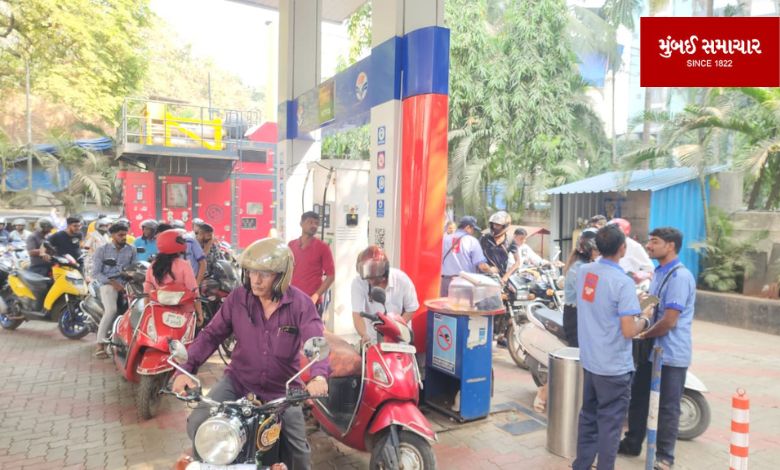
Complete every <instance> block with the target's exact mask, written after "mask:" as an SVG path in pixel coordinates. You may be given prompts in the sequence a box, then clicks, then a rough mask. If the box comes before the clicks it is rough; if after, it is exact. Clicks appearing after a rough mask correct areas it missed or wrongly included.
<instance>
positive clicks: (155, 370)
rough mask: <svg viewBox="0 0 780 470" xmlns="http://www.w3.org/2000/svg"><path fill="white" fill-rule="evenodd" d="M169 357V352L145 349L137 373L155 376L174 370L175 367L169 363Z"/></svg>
mask: <svg viewBox="0 0 780 470" xmlns="http://www.w3.org/2000/svg"><path fill="white" fill-rule="evenodd" d="M169 355H170V353H169V352H166V351H160V350H159V349H151V348H147V349H145V350H144V352H143V353H142V356H141V360H140V361H139V363H138V367H137V368H136V372H137V373H138V374H139V375H155V374H159V373H161V372H166V371H169V370H173V367H171V365H170V364H168V362H167V359H168V356H169Z"/></svg>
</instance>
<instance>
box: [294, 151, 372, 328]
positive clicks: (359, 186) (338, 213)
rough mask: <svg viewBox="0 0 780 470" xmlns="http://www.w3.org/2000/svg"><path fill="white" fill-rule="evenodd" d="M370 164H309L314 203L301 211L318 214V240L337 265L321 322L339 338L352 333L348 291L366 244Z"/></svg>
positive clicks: (356, 161)
mask: <svg viewBox="0 0 780 470" xmlns="http://www.w3.org/2000/svg"><path fill="white" fill-rule="evenodd" d="M369 165H370V163H369V162H367V161H360V160H320V161H319V162H312V163H310V164H309V165H308V170H309V173H308V180H309V183H308V184H311V185H312V199H313V200H312V202H311V204H310V205H306V204H304V207H302V210H303V212H305V211H308V210H313V211H315V212H317V213H318V214H320V232H319V234H318V237H320V238H322V240H323V241H324V242H325V243H327V244H328V245H330V249H331V251H332V252H333V262H334V263H335V265H336V279H335V281H334V282H333V285H332V286H331V288H330V295H329V297H328V298H327V299H326V300H327V301H329V305H328V307H327V309H326V310H325V312H324V314H323V321H324V322H325V327H326V328H327V329H328V330H330V331H332V332H334V333H336V334H341V335H349V334H352V333H354V332H355V328H354V326H353V324H352V305H351V295H350V289H351V286H352V279H354V277H355V276H356V274H357V273H356V272H355V269H354V266H355V260H356V259H357V256H358V254H359V253H360V251H361V250H363V249H364V248H365V247H366V246H367V245H368V207H369V206H368V176H369ZM301 202H302V203H303V201H301ZM298 236H300V234H299V235H298Z"/></svg>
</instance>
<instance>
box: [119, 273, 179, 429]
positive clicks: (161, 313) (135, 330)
mask: <svg viewBox="0 0 780 470" xmlns="http://www.w3.org/2000/svg"><path fill="white" fill-rule="evenodd" d="M194 302H195V294H194V293H193V292H191V291H188V290H187V289H186V288H185V287H184V286H182V285H177V284H174V285H170V286H165V287H161V288H159V289H157V290H156V291H152V293H151V294H149V298H148V301H147V302H146V305H145V306H144V308H143V309H140V308H131V309H130V311H129V312H128V313H126V314H124V315H121V316H120V317H119V318H118V319H117V320H116V322H114V327H113V329H112V334H111V343H110V348H109V349H110V351H111V354H112V355H113V357H114V363H115V364H116V366H117V368H118V369H119V371H120V372H121V373H122V375H124V377H125V378H126V379H127V380H129V381H130V382H135V383H137V384H138V387H137V388H136V395H137V396H136V407H137V409H138V415H139V416H140V417H141V418H142V419H149V418H152V417H154V415H155V414H156V413H157V408H158V407H159V404H160V394H159V391H160V389H161V388H163V386H164V385H165V384H167V383H168V378H169V377H170V375H171V373H172V371H173V368H172V367H171V365H170V364H169V363H168V362H167V360H166V359H167V357H168V355H169V349H168V342H169V340H171V339H174V340H178V341H182V342H183V343H184V344H189V343H190V342H192V339H193V338H194V337H195V308H194V305H195V304H194Z"/></svg>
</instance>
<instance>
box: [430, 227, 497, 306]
mask: <svg viewBox="0 0 780 470" xmlns="http://www.w3.org/2000/svg"><path fill="white" fill-rule="evenodd" d="M476 234H479V227H478V226H477V219H475V218H474V217H472V216H470V215H467V216H464V217H463V218H461V219H460V223H459V224H458V230H456V231H455V233H453V234H451V235H445V236H444V240H443V241H442V246H441V248H442V251H441V254H442V257H441V288H440V290H439V293H440V295H441V296H442V297H444V296H445V295H447V290H448V289H449V287H450V282H452V278H454V277H455V276H457V275H458V274H460V273H461V271H465V272H467V273H479V272H484V273H487V272H494V273H497V272H498V268H496V267H495V266H493V267H491V266H489V265H488V261H487V258H485V253H484V252H483V251H482V247H481V246H480V244H479V240H477V238H476V236H477V235H476Z"/></svg>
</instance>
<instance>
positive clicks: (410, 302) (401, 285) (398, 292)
mask: <svg viewBox="0 0 780 470" xmlns="http://www.w3.org/2000/svg"><path fill="white" fill-rule="evenodd" d="M370 289H371V285H370V284H369V282H368V280H365V279H361V278H360V276H356V277H355V278H354V279H353V280H352V311H353V312H357V313H360V312H366V313H384V308H382V305H381V304H379V303H376V302H374V301H372V300H371V299H370V298H369V291H370ZM385 294H386V300H385V306H386V307H387V313H388V315H389V316H390V317H393V318H394V319H400V318H401V315H402V314H404V313H408V314H411V313H414V312H415V311H417V309H418V308H420V302H419V301H418V300H417V290H416V289H415V288H414V284H412V280H411V279H409V276H407V275H406V273H404V272H403V271H401V270H400V269H396V268H390V272H389V273H388V275H387V287H385ZM406 316H407V317H408V315H406ZM361 319H362V320H363V322H364V324H365V332H366V336H367V337H364V338H363V339H364V340H370V342H371V343H376V342H377V336H376V330H375V329H374V326H373V325H372V324H371V321H370V320H368V319H365V318H361Z"/></svg>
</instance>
